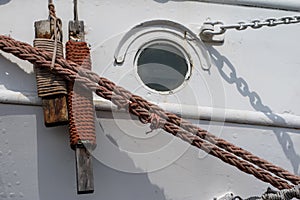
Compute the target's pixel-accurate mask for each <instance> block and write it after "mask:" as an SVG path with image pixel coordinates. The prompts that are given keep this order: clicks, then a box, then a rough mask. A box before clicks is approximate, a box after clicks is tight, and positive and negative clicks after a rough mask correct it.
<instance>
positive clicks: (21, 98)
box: [0, 90, 300, 129]
mask: <svg viewBox="0 0 300 200" xmlns="http://www.w3.org/2000/svg"><path fill="white" fill-rule="evenodd" d="M0 104H13V105H24V106H41V105H42V101H41V99H40V98H39V97H38V96H37V95H36V94H35V93H24V92H22V93H21V92H14V91H9V90H0ZM94 105H95V109H96V110H97V111H109V112H111V111H113V112H126V111H124V110H119V109H118V108H117V107H116V106H114V105H112V103H111V102H110V101H107V100H102V99H99V98H98V99H94ZM159 106H160V107H162V108H163V109H165V110H166V111H168V112H172V113H176V114H179V115H181V116H182V117H183V118H186V119H192V120H209V121H212V122H227V123H236V124H247V125H254V126H272V127H280V128H291V129H299V128H300V116H297V115H292V114H279V113H272V115H273V116H277V118H278V119H280V120H277V121H274V120H272V119H270V118H269V117H268V115H270V114H267V113H263V112H258V111H247V110H233V109H215V108H212V107H201V106H190V105H180V104H173V103H162V104H159Z"/></svg>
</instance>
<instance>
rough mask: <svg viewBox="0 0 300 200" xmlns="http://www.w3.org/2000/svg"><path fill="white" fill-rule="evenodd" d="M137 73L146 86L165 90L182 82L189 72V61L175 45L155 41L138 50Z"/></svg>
mask: <svg viewBox="0 0 300 200" xmlns="http://www.w3.org/2000/svg"><path fill="white" fill-rule="evenodd" d="M137 73H138V75H139V77H140V79H141V80H142V82H143V83H144V84H145V85H146V86H147V87H149V88H151V89H153V90H156V91H159V92H167V91H171V90H174V89H176V88H178V87H179V86H181V85H182V84H183V83H184V81H185V80H186V76H187V74H188V73H189V62H188V60H187V57H186V56H185V54H184V53H183V52H182V51H181V50H179V49H178V48H177V47H175V46H173V45H170V44H165V43H157V44H153V45H150V46H147V47H146V48H144V49H143V50H142V51H141V52H140V54H139V55H138V58H137Z"/></svg>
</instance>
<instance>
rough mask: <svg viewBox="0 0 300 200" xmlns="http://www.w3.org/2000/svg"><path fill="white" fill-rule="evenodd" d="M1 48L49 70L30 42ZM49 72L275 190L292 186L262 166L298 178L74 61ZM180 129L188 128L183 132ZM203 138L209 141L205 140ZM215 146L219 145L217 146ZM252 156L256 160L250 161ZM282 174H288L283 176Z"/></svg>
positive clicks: (2, 39) (60, 62) (9, 42)
mask: <svg viewBox="0 0 300 200" xmlns="http://www.w3.org/2000/svg"><path fill="white" fill-rule="evenodd" d="M0 49H1V50H3V51H5V52H7V53H11V54H13V55H15V56H17V57H19V58H21V59H23V60H27V61H29V62H31V63H33V64H36V65H38V66H40V67H41V68H48V69H49V68H50V67H51V58H52V55H51V54H50V53H47V52H45V51H42V50H39V49H37V48H33V47H32V46H30V45H29V44H26V43H22V42H18V41H15V40H13V39H12V38H9V37H6V36H2V35H1V36H0ZM52 71H53V72H55V73H57V74H59V75H61V76H63V77H64V78H65V79H66V80H68V81H73V82H74V81H75V80H76V82H78V83H81V84H82V86H83V87H84V88H86V89H89V90H92V91H94V92H95V93H96V94H97V95H99V96H101V97H103V98H105V99H108V100H110V101H112V102H113V103H114V104H116V105H117V106H118V107H119V108H124V109H126V110H128V111H129V112H131V113H132V114H135V115H137V116H138V117H139V119H140V121H142V122H143V123H155V124H154V125H153V126H154V127H159V128H163V129H164V130H166V131H168V132H170V133H171V134H173V135H175V136H177V137H180V138H181V139H183V140H185V141H187V142H190V143H191V144H192V145H194V146H196V147H198V148H201V149H202V150H204V151H206V152H208V153H209V154H211V155H213V156H215V157H218V158H219V159H221V160H223V161H224V162H226V163H229V164H231V165H233V166H235V167H237V168H238V169H240V170H242V171H244V172H246V173H248V174H252V175H254V176H255V177H257V178H259V179H260V180H262V181H264V182H268V183H270V184H271V185H273V186H274V187H276V188H278V189H288V188H291V187H292V186H291V185H289V184H288V183H287V182H286V181H283V180H282V179H279V178H277V177H274V176H272V175H271V174H270V173H269V172H267V171H264V170H262V169H264V168H267V169H268V171H271V172H273V173H274V174H276V175H277V176H279V177H281V176H283V179H285V180H289V181H291V182H295V181H297V182H299V180H300V177H298V176H296V175H293V174H291V173H289V172H288V171H286V170H284V169H282V168H279V167H277V166H275V165H273V164H271V163H268V162H267V161H265V160H263V159H260V158H258V157H256V156H254V155H253V154H251V153H250V152H248V151H245V150H243V149H241V148H238V147H236V146H234V145H233V144H230V143H228V142H227V141H225V140H223V139H220V138H217V137H216V136H213V135H212V134H210V133H208V132H207V131H205V130H203V129H200V128H198V127H196V126H194V125H192V124H190V123H189V122H187V121H185V120H183V119H181V118H179V117H178V116H176V115H175V114H171V113H167V112H165V111H163V110H162V109H160V108H159V107H158V106H155V105H153V104H150V103H149V102H147V101H146V100H144V99H143V98H141V97H138V96H136V95H132V94H131V93H130V92H128V91H127V90H125V89H124V88H122V87H119V86H116V85H115V84H114V83H112V82H111V81H109V80H107V79H105V78H102V77H99V76H98V75H97V74H95V73H93V72H91V71H89V70H85V69H80V68H78V65H77V64H75V63H73V62H67V61H66V60H64V59H62V58H57V59H56V63H55V65H54V68H53V70H52ZM153 113H154V114H156V115H157V116H159V120H157V117H156V118H155V119H152V118H153ZM157 121H158V122H159V123H158V122H157ZM194 127H195V128H194ZM182 128H184V129H188V130H186V131H184V130H183V129H182ZM187 131H189V132H190V133H189V132H187ZM192 133H193V134H192ZM202 137H203V139H202ZM204 139H205V140H207V141H208V142H206V141H204ZM217 145H218V146H219V147H217ZM226 145H229V146H230V148H228V147H226ZM221 148H223V149H224V150H227V149H228V151H232V152H230V153H229V152H226V151H224V150H222V149H221ZM233 154H235V155H236V156H238V157H241V158H243V159H244V157H245V160H247V161H248V160H249V162H251V163H253V164H255V165H256V166H258V167H261V168H262V169H259V168H256V167H254V166H253V165H251V164H250V163H248V162H246V161H243V160H241V159H239V158H237V157H236V156H234V155H233ZM253 158H255V159H254V160H252V159H253ZM256 163H257V164H256ZM285 175H287V176H286V177H285Z"/></svg>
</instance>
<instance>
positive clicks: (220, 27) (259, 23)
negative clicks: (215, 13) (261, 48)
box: [201, 15, 300, 35]
mask: <svg viewBox="0 0 300 200" xmlns="http://www.w3.org/2000/svg"><path fill="white" fill-rule="evenodd" d="M296 23H300V15H296V16H285V17H279V18H275V17H271V18H267V19H264V20H259V19H254V20H252V21H250V22H243V21H241V22H238V23H236V24H224V23H223V22H221V21H217V22H210V21H208V22H205V24H206V25H207V24H210V25H212V26H213V27H215V28H214V30H206V29H205V30H202V32H201V34H203V35H220V34H223V33H225V32H226V31H227V30H230V29H235V30H238V31H242V30H246V29H247V28H252V29H259V28H262V27H274V26H277V25H282V24H296Z"/></svg>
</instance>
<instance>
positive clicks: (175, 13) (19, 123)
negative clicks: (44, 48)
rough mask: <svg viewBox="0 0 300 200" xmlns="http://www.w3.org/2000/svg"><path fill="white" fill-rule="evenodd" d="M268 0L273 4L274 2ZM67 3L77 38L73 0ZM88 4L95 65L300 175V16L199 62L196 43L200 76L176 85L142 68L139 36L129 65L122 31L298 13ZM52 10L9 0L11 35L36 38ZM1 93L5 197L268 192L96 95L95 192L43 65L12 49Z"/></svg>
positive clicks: (2, 15) (1, 68)
mask: <svg viewBox="0 0 300 200" xmlns="http://www.w3.org/2000/svg"><path fill="white" fill-rule="evenodd" d="M238 2H242V3H243V1H238ZM257 2H258V3H261V2H267V3H265V4H264V5H262V4H259V6H264V7H272V6H270V5H272V3H270V2H268V1H256V3H257ZM282 2H284V1H275V6H276V5H277V6H278V8H283V9H289V10H299V9H298V7H299V5H298V4H299V3H298V4H297V3H295V1H289V2H286V4H285V3H282ZM244 3H245V2H244ZM55 4H56V10H57V15H58V16H59V17H60V18H62V20H63V28H64V34H65V37H64V38H65V41H66V38H67V24H68V21H69V20H70V19H72V18H73V17H72V1H55ZM247 4H249V3H247ZM266 4H267V5H268V6H266ZM79 6H80V14H79V17H80V19H83V20H84V21H85V23H86V31H87V35H86V39H87V41H88V42H89V43H90V44H91V48H92V60H93V71H95V72H97V73H98V74H100V75H101V76H104V77H106V78H109V79H111V80H112V81H114V82H115V83H117V84H118V85H121V86H122V87H125V88H126V89H128V90H129V91H132V92H133V93H136V94H138V95H141V96H143V97H145V98H146V99H148V100H150V101H152V102H154V103H157V104H159V105H161V106H162V107H164V108H166V109H167V110H169V111H174V112H176V113H178V114H181V115H182V116H184V117H185V118H186V119H189V120H190V121H191V122H193V123H194V124H196V125H199V126H201V127H202V128H205V129H207V130H209V131H210V132H212V133H214V134H216V135H217V136H220V137H221V138H224V139H226V140H228V141H230V142H232V143H234V144H236V145H238V146H240V147H242V148H244V149H247V150H249V151H250V152H252V153H254V154H255V155H258V156H260V157H262V158H264V159H266V160H268V161H270V162H272V163H274V164H276V165H279V166H281V167H283V168H285V169H287V170H289V171H290V172H292V173H295V174H298V175H299V174H300V169H299V165H300V148H299V147H300V132H299V130H297V129H299V127H300V119H299V117H300V106H299V105H298V104H299V102H300V96H299V91H300V79H299V78H298V77H299V74H300V69H299V63H300V61H299V50H298V46H299V45H298V44H300V38H299V34H300V26H299V25H282V26H278V27H274V28H262V29H259V30H247V31H243V32H237V31H233V30H232V31H228V32H227V33H226V34H225V43H224V44H223V45H221V46H210V45H206V46H202V47H203V48H204V49H205V50H206V52H207V53H208V55H209V56H208V57H205V55H204V56H203V57H201V58H202V59H207V58H210V57H211V61H207V60H200V61H199V60H198V61H197V59H196V58H194V57H193V56H196V55H195V54H193V53H191V57H193V60H194V63H193V64H194V65H193V68H192V72H191V74H192V75H191V77H190V79H189V80H188V81H187V82H186V84H185V85H184V86H182V88H180V89H178V91H176V92H174V93H173V94H169V95H166V94H159V93H157V92H153V91H151V90H149V89H147V88H146V87H145V86H144V85H143V84H142V83H141V81H140V79H139V78H137V73H136V68H135V67H134V64H133V63H134V62H133V61H134V56H135V53H136V51H137V50H138V45H132V46H131V47H130V48H129V50H128V52H127V55H126V57H125V60H124V62H123V63H122V64H120V65H118V66H115V65H114V56H115V52H116V49H117V47H118V45H119V43H120V41H121V39H122V37H123V36H124V35H125V34H126V33H127V32H128V31H129V30H130V29H131V28H133V27H134V26H136V25H138V24H140V23H143V22H147V21H151V20H168V21H172V22H176V23H178V24H180V25H182V26H185V27H187V28H189V29H190V30H191V31H193V32H194V33H195V34H197V33H199V28H200V26H201V25H202V24H203V22H204V21H206V19H207V18H210V19H211V20H222V21H224V22H226V23H235V22H238V21H241V20H243V19H244V20H246V21H248V20H251V19H257V18H258V19H265V18H268V17H281V16H286V15H296V14H297V13H295V12H294V11H288V10H286V11H284V10H276V9H271V8H268V9H267V8H259V7H248V6H236V5H223V4H213V3H209V2H200V1H175V0H174V1H171V0H170V1H162V0H145V1H140V0H131V1H100V0H93V1H79ZM46 11H47V2H46V1H43V2H42V1H38V0H33V1H30V2H29V1H16V0H12V1H3V0H2V1H1V0H0V25H1V28H0V30H1V32H0V34H6V35H10V36H11V37H13V38H16V39H18V40H22V41H25V42H28V43H32V40H33V39H34V38H33V37H34V28H33V23H34V21H37V20H41V19H45V18H46V17H47V12H46ZM17 15H18V17H16V16H17ZM139 42H141V40H140V41H139ZM201 62H202V63H203V62H208V63H211V64H212V66H211V69H210V72H207V71H205V70H203V69H202V68H201ZM0 102H1V104H0V111H1V112H0V199H24V200H25V199H26V200H27V199H28V200H29V199H30V200H32V199H40V200H50V199H57V200H65V199H87V200H99V199H104V200H119V199H122V200H132V199H143V200H153V199H155V200H171V199H172V200H193V199H201V200H202V199H203V200H212V199H213V198H214V197H219V196H222V195H224V194H226V193H228V192H233V193H234V194H236V195H240V196H242V197H249V196H257V195H260V194H262V193H263V192H265V190H266V188H267V187H269V186H270V185H269V184H266V183H263V182H261V181H260V180H258V179H256V178H254V177H253V176H250V175H247V174H244V173H242V172H240V171H239V170H237V169H236V168H234V167H232V166H230V165H228V164H225V163H223V162H221V161H220V160H218V159H216V158H214V157H212V156H210V155H206V154H205V153H203V152H201V151H199V150H197V149H195V148H193V147H191V146H190V145H188V144H185V143H184V142H181V141H179V140H178V139H175V138H173V137H172V136H170V135H168V134H167V133H165V132H163V131H162V130H154V131H153V132H151V133H149V134H146V133H147V132H148V131H149V130H150V129H149V127H148V126H147V125H142V124H141V123H140V122H139V121H138V120H137V119H136V118H134V117H131V116H129V114H127V113H126V112H123V111H118V110H117V109H116V108H115V107H111V104H110V103H109V102H107V101H104V100H102V99H100V98H98V97H95V102H96V107H97V124H96V129H97V143H98V147H97V149H96V150H95V151H94V158H95V159H94V161H93V162H94V163H93V164H94V176H95V193H94V194H90V195H80V196H78V195H77V194H76V181H75V163H74V162H75V161H74V152H73V151H72V150H71V148H70V147H69V138H68V128H67V126H61V127H56V128H46V127H45V126H44V122H43V114H42V108H41V107H40V99H39V98H38V97H37V93H36V86H35V77H34V73H33V69H32V66H31V65H30V64H27V63H24V62H22V61H20V60H18V59H16V58H13V57H11V56H8V55H7V54H2V52H1V55H0ZM111 110H112V111H113V112H111ZM209 119H212V120H210V121H209ZM224 121H225V122H224Z"/></svg>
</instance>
